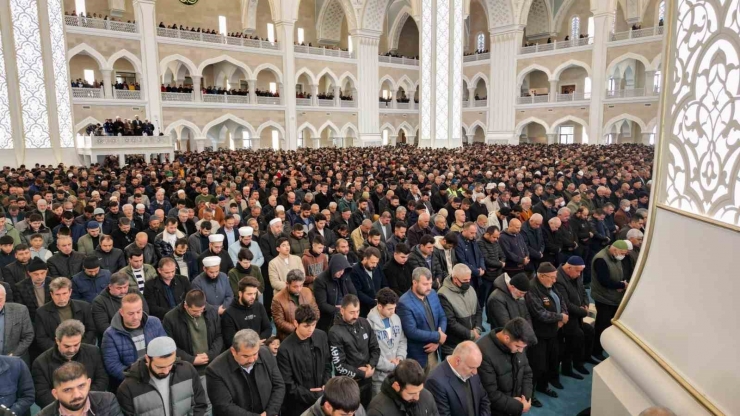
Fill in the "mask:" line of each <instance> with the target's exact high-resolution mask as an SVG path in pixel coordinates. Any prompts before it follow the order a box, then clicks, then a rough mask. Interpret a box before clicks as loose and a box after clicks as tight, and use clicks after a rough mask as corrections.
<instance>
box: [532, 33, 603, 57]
mask: <svg viewBox="0 0 740 416" xmlns="http://www.w3.org/2000/svg"><path fill="white" fill-rule="evenodd" d="M593 41H594V38H593V37H588V38H578V39H570V40H564V41H553V42H552V43H544V44H536V45H533V46H523V47H522V48H521V49H519V54H520V55H526V54H530V53H538V52H547V51H552V50H559V49H568V48H576V47H579V46H586V45H590V44H592V43H593Z"/></svg>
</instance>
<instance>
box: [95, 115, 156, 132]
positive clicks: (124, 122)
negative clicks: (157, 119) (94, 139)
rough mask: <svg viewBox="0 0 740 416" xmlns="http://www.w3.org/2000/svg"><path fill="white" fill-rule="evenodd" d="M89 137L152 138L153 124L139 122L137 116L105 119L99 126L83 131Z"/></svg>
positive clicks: (147, 121) (146, 121)
mask: <svg viewBox="0 0 740 416" xmlns="http://www.w3.org/2000/svg"><path fill="white" fill-rule="evenodd" d="M85 133H86V134H88V135H90V136H152V135H154V124H152V123H151V122H150V121H149V120H144V121H142V120H140V119H139V116H134V118H133V120H132V119H121V117H118V116H116V118H115V119H111V118H107V119H105V121H104V122H103V124H102V125H101V124H100V123H98V124H90V125H89V126H87V128H86V129H85Z"/></svg>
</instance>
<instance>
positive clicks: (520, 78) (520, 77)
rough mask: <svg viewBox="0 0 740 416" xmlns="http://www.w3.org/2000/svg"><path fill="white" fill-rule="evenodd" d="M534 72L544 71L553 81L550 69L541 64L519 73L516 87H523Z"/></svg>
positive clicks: (530, 66)
mask: <svg viewBox="0 0 740 416" xmlns="http://www.w3.org/2000/svg"><path fill="white" fill-rule="evenodd" d="M533 71H542V72H544V73H545V75H547V79H552V72H550V70H549V69H547V68H546V67H544V66H542V65H539V64H532V65H529V66H528V67H526V68H524V69H522V70H521V71H520V72H519V75H517V77H516V85H522V82H524V77H526V76H527V75H528V74H529V73H530V72H533ZM468 85H470V84H468Z"/></svg>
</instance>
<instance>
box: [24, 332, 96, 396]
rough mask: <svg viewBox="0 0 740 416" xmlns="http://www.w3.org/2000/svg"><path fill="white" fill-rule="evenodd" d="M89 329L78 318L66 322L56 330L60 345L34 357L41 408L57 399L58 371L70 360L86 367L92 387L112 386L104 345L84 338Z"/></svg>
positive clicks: (91, 388) (57, 340)
mask: <svg viewBox="0 0 740 416" xmlns="http://www.w3.org/2000/svg"><path fill="white" fill-rule="evenodd" d="M85 333H86V329H85V325H84V324H83V323H82V322H80V321H78V320H76V319H68V320H66V321H64V322H62V323H61V324H59V326H57V328H56V331H55V332H54V338H55V341H56V345H54V346H53V347H51V348H49V349H48V350H46V351H44V352H43V353H42V354H41V355H39V356H38V358H36V360H34V362H33V366H32V367H31V375H32V376H33V383H34V387H35V391H36V404H37V405H38V406H39V407H40V408H42V409H43V408H44V407H46V406H48V405H49V404H51V403H52V402H54V395H52V390H53V389H54V382H53V378H54V377H53V375H54V371H55V370H56V369H58V368H59V367H61V366H62V365H64V364H65V363H68V362H77V363H80V364H82V365H83V366H84V367H85V369H86V371H87V374H89V375H90V379H91V381H92V383H91V385H90V390H93V391H106V390H107V389H108V373H106V372H105V367H103V358H102V356H101V355H100V349H99V348H98V347H97V346H95V345H91V344H87V343H83V342H82V338H83V335H85Z"/></svg>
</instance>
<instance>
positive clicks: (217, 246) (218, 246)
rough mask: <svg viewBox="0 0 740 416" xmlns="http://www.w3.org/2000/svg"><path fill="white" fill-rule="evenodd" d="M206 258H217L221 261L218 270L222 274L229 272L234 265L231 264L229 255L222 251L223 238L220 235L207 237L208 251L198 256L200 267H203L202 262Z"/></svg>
mask: <svg viewBox="0 0 740 416" xmlns="http://www.w3.org/2000/svg"><path fill="white" fill-rule="evenodd" d="M208 257H218V258H219V259H221V261H220V262H219V270H220V271H221V273H223V274H226V273H228V272H229V270H231V269H232V268H234V263H232V261H231V257H229V253H228V252H226V250H224V236H223V235H221V234H211V235H209V236H208V249H207V250H205V251H203V252H202V253H200V255H199V256H198V264H199V265H200V267H205V264H204V260H205V259H206V258H208Z"/></svg>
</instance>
